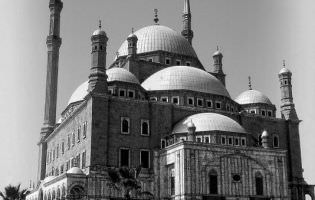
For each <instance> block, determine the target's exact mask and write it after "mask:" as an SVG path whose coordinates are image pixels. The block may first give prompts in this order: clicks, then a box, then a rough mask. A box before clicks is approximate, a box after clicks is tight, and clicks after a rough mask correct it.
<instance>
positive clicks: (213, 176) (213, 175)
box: [209, 169, 218, 194]
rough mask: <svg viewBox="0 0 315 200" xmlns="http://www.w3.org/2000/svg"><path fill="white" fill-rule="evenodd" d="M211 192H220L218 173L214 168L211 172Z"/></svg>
mask: <svg viewBox="0 0 315 200" xmlns="http://www.w3.org/2000/svg"><path fill="white" fill-rule="evenodd" d="M209 192H210V194H218V173H217V171H216V170H214V169H212V170H211V171H210V172H209Z"/></svg>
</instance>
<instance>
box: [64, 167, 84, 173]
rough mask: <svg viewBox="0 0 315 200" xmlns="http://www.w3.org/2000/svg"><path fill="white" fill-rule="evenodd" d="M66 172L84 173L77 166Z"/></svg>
mask: <svg viewBox="0 0 315 200" xmlns="http://www.w3.org/2000/svg"><path fill="white" fill-rule="evenodd" d="M67 174H80V175H85V174H84V172H83V171H82V169H80V168H79V167H72V168H71V169H69V170H68V171H67Z"/></svg>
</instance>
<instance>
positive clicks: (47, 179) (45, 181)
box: [44, 176, 55, 183]
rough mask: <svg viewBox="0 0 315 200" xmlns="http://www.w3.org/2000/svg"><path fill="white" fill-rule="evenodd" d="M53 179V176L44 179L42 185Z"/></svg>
mask: <svg viewBox="0 0 315 200" xmlns="http://www.w3.org/2000/svg"><path fill="white" fill-rule="evenodd" d="M54 178H55V176H47V177H46V178H45V179H44V183H47V182H49V181H51V180H53V179H54Z"/></svg>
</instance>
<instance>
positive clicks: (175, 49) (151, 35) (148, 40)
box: [118, 25, 197, 58]
mask: <svg viewBox="0 0 315 200" xmlns="http://www.w3.org/2000/svg"><path fill="white" fill-rule="evenodd" d="M134 34H135V35H136V36H137V37H138V43H137V53H138V54H141V53H147V52H153V51H166V52H170V53H176V54H180V55H186V56H191V57H195V58H197V54H196V52H195V50H194V49H193V47H192V46H191V45H190V44H189V42H188V41H187V40H186V39H185V38H184V37H183V36H182V35H181V34H179V33H177V32H176V31H174V30H172V29H170V28H168V27H166V26H161V25H152V26H147V27H144V28H142V29H140V30H138V31H136V32H135V33H134ZM118 53H119V56H126V55H128V42H127V40H126V41H125V42H124V43H123V44H122V45H121V46H120V48H119V50H118Z"/></svg>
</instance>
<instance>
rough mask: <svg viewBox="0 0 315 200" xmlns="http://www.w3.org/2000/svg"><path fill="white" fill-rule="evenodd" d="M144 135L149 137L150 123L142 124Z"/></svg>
mask: <svg viewBox="0 0 315 200" xmlns="http://www.w3.org/2000/svg"><path fill="white" fill-rule="evenodd" d="M141 130H142V135H149V124H148V122H146V121H145V122H142V125H141Z"/></svg>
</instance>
